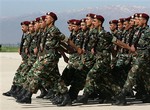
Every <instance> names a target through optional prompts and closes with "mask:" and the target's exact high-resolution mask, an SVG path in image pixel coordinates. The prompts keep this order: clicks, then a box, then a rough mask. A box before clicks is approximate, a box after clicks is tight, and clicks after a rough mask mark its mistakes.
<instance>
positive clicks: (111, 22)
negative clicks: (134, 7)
mask: <svg viewBox="0 0 150 110" xmlns="http://www.w3.org/2000/svg"><path fill="white" fill-rule="evenodd" d="M117 23H118V20H111V21H109V24H116V25H117Z"/></svg>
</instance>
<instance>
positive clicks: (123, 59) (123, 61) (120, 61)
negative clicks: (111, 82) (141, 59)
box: [112, 53, 132, 87]
mask: <svg viewBox="0 0 150 110" xmlns="http://www.w3.org/2000/svg"><path fill="white" fill-rule="evenodd" d="M116 59H117V61H116V64H115V66H114V68H113V69H112V74H113V76H114V78H115V80H116V81H117V83H118V84H119V85H120V86H121V87H123V85H124V83H125V81H126V79H127V73H128V72H129V70H130V69H131V60H132V57H131V55H129V54H122V53H119V54H118V55H117V57H116Z"/></svg>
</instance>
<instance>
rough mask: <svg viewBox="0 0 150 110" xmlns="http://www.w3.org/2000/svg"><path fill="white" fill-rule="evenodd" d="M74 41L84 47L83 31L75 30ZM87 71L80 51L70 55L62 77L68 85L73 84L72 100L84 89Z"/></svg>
mask: <svg viewBox="0 0 150 110" xmlns="http://www.w3.org/2000/svg"><path fill="white" fill-rule="evenodd" d="M72 36H73V38H72V40H73V42H74V44H75V45H76V46H77V47H80V48H82V45H83V39H84V37H83V32H82V31H80V30H78V32H73V34H72ZM85 78H86V73H85V72H84V70H83V63H82V61H81V56H80V55H79V54H78V53H73V54H71V55H70V57H69V61H68V65H67V67H66V68H65V69H64V71H63V73H62V79H63V80H64V82H65V84H66V85H67V86H69V85H71V87H70V89H69V95H70V97H71V99H72V100H75V99H76V98H77V95H78V93H79V91H80V90H82V89H83V87H84V84H85Z"/></svg>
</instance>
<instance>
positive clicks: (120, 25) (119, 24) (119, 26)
mask: <svg viewBox="0 0 150 110" xmlns="http://www.w3.org/2000/svg"><path fill="white" fill-rule="evenodd" d="M122 29H123V24H122V23H120V22H119V23H118V30H122Z"/></svg>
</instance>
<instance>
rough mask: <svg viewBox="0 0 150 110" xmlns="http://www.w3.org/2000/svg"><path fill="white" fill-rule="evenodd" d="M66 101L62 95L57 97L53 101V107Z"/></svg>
mask: <svg viewBox="0 0 150 110" xmlns="http://www.w3.org/2000/svg"><path fill="white" fill-rule="evenodd" d="M63 100H64V97H63V95H62V94H58V95H56V96H55V97H54V98H53V99H52V100H51V101H52V104H53V105H58V104H61V103H62V102H63Z"/></svg>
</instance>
